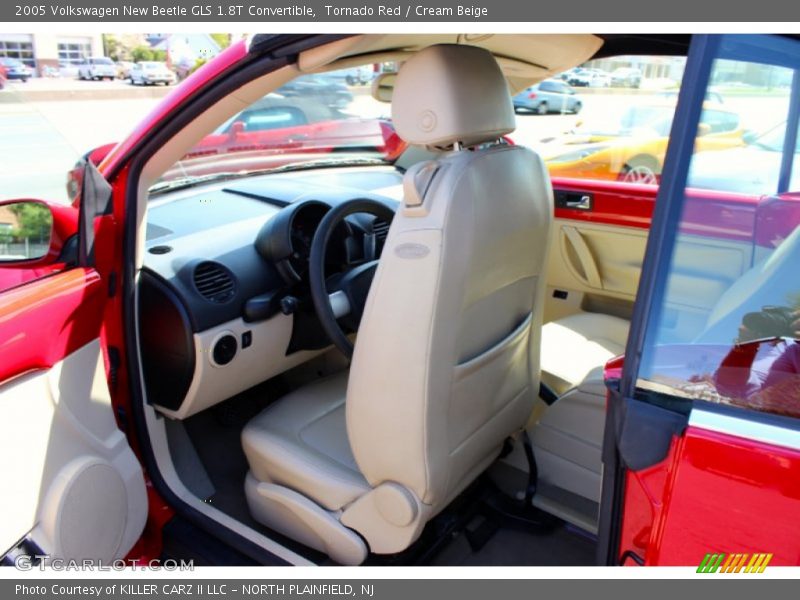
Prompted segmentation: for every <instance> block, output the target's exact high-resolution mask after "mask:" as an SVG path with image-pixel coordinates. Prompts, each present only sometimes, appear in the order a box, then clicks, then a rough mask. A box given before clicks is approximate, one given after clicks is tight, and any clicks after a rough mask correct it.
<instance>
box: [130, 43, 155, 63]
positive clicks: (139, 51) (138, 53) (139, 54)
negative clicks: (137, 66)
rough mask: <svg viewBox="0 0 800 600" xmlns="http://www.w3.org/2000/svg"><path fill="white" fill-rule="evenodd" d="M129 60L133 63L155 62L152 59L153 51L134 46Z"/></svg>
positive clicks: (145, 47) (144, 47)
mask: <svg viewBox="0 0 800 600" xmlns="http://www.w3.org/2000/svg"><path fill="white" fill-rule="evenodd" d="M131 58H132V59H133V62H142V61H150V60H155V59H154V58H153V49H152V48H148V47H147V46H136V47H135V48H133V49H132V50H131Z"/></svg>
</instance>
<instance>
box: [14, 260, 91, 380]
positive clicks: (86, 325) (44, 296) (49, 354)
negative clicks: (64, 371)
mask: <svg viewBox="0 0 800 600" xmlns="http://www.w3.org/2000/svg"><path fill="white" fill-rule="evenodd" d="M106 295H107V294H106V291H105V289H104V287H103V285H102V282H101V279H100V276H99V275H98V274H97V272H96V271H94V270H92V269H79V268H76V269H69V270H68V271H64V272H63V273H57V274H54V275H51V276H49V277H45V278H43V279H39V280H37V281H31V282H30V283H29V284H28V285H25V286H21V287H18V288H16V289H13V290H8V291H6V292H4V293H3V294H2V295H0V380H2V381H6V380H8V379H11V378H13V377H16V376H17V375H21V374H23V373H27V372H28V371H33V370H35V369H49V368H50V367H52V366H53V365H54V364H56V363H57V362H59V361H60V360H63V359H64V358H65V357H66V356H68V355H69V354H71V353H72V352H74V351H75V350H77V349H78V348H80V347H82V346H84V345H86V344H88V343H89V342H90V341H92V340H93V339H96V338H97V334H98V331H99V330H100V324H101V322H102V319H103V310H102V309H103V303H104V302H105V297H106Z"/></svg>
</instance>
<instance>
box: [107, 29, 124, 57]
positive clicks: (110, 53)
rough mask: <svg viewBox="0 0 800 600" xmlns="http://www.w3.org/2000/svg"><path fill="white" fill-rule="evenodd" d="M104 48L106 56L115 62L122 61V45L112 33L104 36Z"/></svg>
mask: <svg viewBox="0 0 800 600" xmlns="http://www.w3.org/2000/svg"><path fill="white" fill-rule="evenodd" d="M103 48H104V49H105V53H106V56H107V57H108V58H110V59H111V60H113V61H115V62H116V61H118V60H121V59H122V56H121V54H122V50H123V48H122V43H121V42H120V41H119V40H118V39H117V38H116V36H114V35H113V34H110V33H104V34H103Z"/></svg>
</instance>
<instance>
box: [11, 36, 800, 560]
mask: <svg viewBox="0 0 800 600" xmlns="http://www.w3.org/2000/svg"><path fill="white" fill-rule="evenodd" d="M534 38H536V39H535V40H534ZM451 39H452V36H446V35H442V36H440V37H439V38H437V36H430V35H425V36H420V37H419V38H418V44H416V45H415V41H414V40H415V38H414V37H413V36H411V37H409V36H408V35H402V36H400V35H398V36H395V35H376V36H371V35H363V36H350V37H345V38H342V39H339V38H337V39H336V40H335V41H331V40H330V38H328V37H326V36H322V35H294V34H292V35H258V36H255V37H253V38H252V39H250V40H248V42H247V43H245V42H240V43H238V44H234V45H233V46H231V47H230V48H228V49H227V50H226V51H225V52H223V53H222V54H220V55H219V56H218V57H217V58H215V59H214V60H212V61H210V62H209V63H208V64H206V65H205V66H204V67H203V68H201V69H199V70H198V71H197V72H195V73H194V74H192V75H191V76H190V77H188V78H187V79H186V81H185V82H183V83H182V84H181V85H180V86H178V87H176V88H175V89H174V90H173V91H172V92H171V94H170V95H169V96H167V97H166V98H165V99H164V100H163V102H162V103H161V104H160V105H159V106H158V107H157V109H156V110H155V111H154V112H153V113H152V114H151V115H150V116H149V117H148V118H147V119H145V120H144V121H143V122H142V123H141V124H140V125H139V126H138V127H137V128H136V129H135V130H134V132H133V133H132V134H131V135H130V137H128V138H127V139H126V140H123V141H122V142H121V143H119V144H117V145H116V146H114V147H113V148H102V149H98V150H97V151H96V152H97V153H96V154H95V155H94V157H93V158H92V157H89V160H87V161H86V162H85V165H84V167H83V169H82V171H81V172H80V175H79V177H80V185H79V188H80V193H79V194H78V195H77V197H76V199H75V201H74V203H73V206H71V207H66V208H64V207H60V208H59V207H55V206H54V205H50V206H52V211H53V212H52V223H53V225H52V232H51V237H50V245H49V246H48V247H47V252H46V253H45V254H44V255H43V256H41V257H40V258H35V259H28V258H24V257H23V258H20V257H19V256H17V254H16V253H17V252H18V250H16V249H15V248H17V246H19V245H20V244H23V242H22V241H20V240H23V238H24V239H26V240H27V238H26V237H25V236H26V235H27V234H26V233H25V232H26V231H28V230H34V229H36V228H37V227H38V229H36V230H37V231H39V230H41V222H42V221H41V219H39V217H40V216H41V215H40V214H39V215H38V216H37V214H34V213H37V211H36V210H34V211H32V210H31V209H30V204H31V203H35V202H39V201H28V200H17V201H11V202H7V203H0V208H2V207H3V206H9V207H10V206H12V204H13V205H14V206H15V208H14V210H13V211H12V210H9V216H7V221H8V222H7V225H8V227H7V228H6V229H7V230H8V233H7V236H6V237H7V238H8V240H10V241H3V240H4V238H0V260H3V256H4V255H5V256H6V258H5V260H3V262H2V265H1V266H0V274H2V275H1V277H3V279H0V281H2V282H5V284H4V285H7V286H8V289H5V290H2V291H0V407H2V409H3V410H4V411H5V412H4V413H3V417H4V418H3V419H0V449H2V450H3V451H4V453H5V454H6V455H7V456H11V455H13V456H14V457H15V460H13V461H12V460H9V461H6V462H5V463H4V465H3V467H2V469H3V470H2V475H3V481H4V482H6V485H7V489H6V490H5V491H6V493H4V494H2V495H0V512H1V513H2V514H3V515H4V518H3V520H2V522H1V523H0V534H1V535H2V538H0V541H2V542H4V543H5V548H4V549H7V550H8V552H7V553H6V557H5V559H4V560H5V562H9V563H13V562H14V561H15V560H16V559H15V558H14V557H17V556H30V555H34V554H39V555H41V554H45V555H49V556H51V557H59V558H67V559H76V560H77V559H85V558H91V559H95V560H102V561H110V560H115V559H123V558H124V559H127V560H131V561H133V562H134V563H140V562H142V561H149V560H151V559H154V558H158V557H161V558H164V557H169V558H176V559H192V560H195V564H199V563H205V564H217V565H219V564H268V565H273V564H350V565H355V564H378V565H393V564H438V565H454V564H484V565H485V564H492V565H499V564H513V565H519V564H548V565H550V564H557V565H584V564H600V565H681V566H692V567H695V568H698V567H699V566H701V565H702V568H703V569H714V570H723V571H727V570H735V569H739V570H748V571H749V570H758V569H761V568H762V567H763V568H766V567H767V566H768V565H797V564H800V478H798V477H797V475H798V472H800V434H798V418H800V344H799V343H798V339H800V285H799V284H798V281H797V276H796V265H797V259H798V253H799V252H800V193H798V190H797V188H796V186H794V187H793V181H794V180H793V179H792V167H793V163H794V160H793V157H794V150H795V147H796V143H797V132H798V120H799V119H800V111H798V110H796V108H797V106H798V105H800V98H799V97H797V90H796V89H795V88H796V86H793V87H792V88H790V89H787V90H786V94H785V95H784V96H780V94H778V93H772V92H771V93H770V94H769V97H768V98H765V99H763V100H759V102H762V101H763V102H764V103H769V114H770V116H773V117H774V118H775V119H776V120H779V122H782V123H785V132H784V145H783V147H784V154H785V156H784V159H783V160H782V163H781V164H782V167H781V170H780V173H778V174H777V175H776V177H775V180H774V181H772V180H769V181H767V180H762V184H763V185H762V187H761V190H762V192H761V193H758V194H754V193H752V191H748V193H738V192H736V191H731V190H726V191H717V190H714V189H703V190H701V189H692V188H691V187H690V186H689V185H687V180H688V174H689V172H690V164H691V163H692V160H693V156H696V155H697V154H699V153H700V152H704V151H706V150H704V149H703V148H702V147H701V145H697V144H696V143H695V142H696V138H697V136H698V135H703V133H704V131H703V128H701V127H700V126H699V123H701V122H703V121H702V120H701V118H702V115H701V113H702V110H703V102H704V98H705V95H706V93H707V88H708V86H709V83H710V81H713V80H714V79H715V77H716V73H715V71H714V70H715V69H717V68H722V67H719V65H720V64H722V65H723V66H724V68H725V69H727V71H726V73H732V72H737V73H739V72H741V73H750V74H752V73H756V74H758V69H773V70H774V72H773V71H770V73H769V76H770V77H769V80H770V81H779V80H786V81H792V80H793V77H794V76H795V75H796V74H797V72H798V70H800V41H798V40H796V39H793V38H791V37H784V36H727V35H726V36H694V37H693V38H689V37H688V36H680V35H679V36H663V35H642V36H628V35H620V36H617V35H603V36H594V35H588V34H585V35H558V34H557V35H547V36H536V35H517V34H508V35H505V34H504V35H496V36H480V37H476V38H474V39H470V40H468V41H467V42H465V43H462V44H458V45H455V44H451V43H449V42H450V40H451ZM534 41H535V43H533V42H534ZM399 49H402V50H399ZM655 50H658V51H663V52H664V53H670V52H683V53H685V54H687V55H688V58H687V63H686V68H685V73H686V74H685V76H684V83H683V86H682V88H681V91H680V99H679V101H678V103H677V106H678V108H677V109H676V113H675V116H674V119H673V121H672V134H671V136H670V142H669V147H668V150H667V155H666V159H665V163H664V167H663V170H662V173H661V178H660V181H661V185H660V187H656V186H653V185H642V184H633V183H626V182H622V181H592V180H585V179H584V180H581V179H567V178H553V179H552V180H551V179H550V178H549V176H548V173H547V171H546V168H545V166H544V163H543V162H542V160H541V159H540V158H539V157H538V156H537V155H536V154H535V153H534V152H532V151H531V150H530V149H528V148H526V147H524V146H522V145H509V144H507V143H505V142H504V141H503V136H506V135H508V134H509V133H511V131H512V130H513V129H514V127H515V125H516V122H515V117H514V112H513V106H512V102H511V95H510V94H509V88H510V91H511V92H512V93H515V92H516V91H519V90H522V89H525V88H527V87H529V86H530V85H531V84H533V83H535V81H537V80H538V79H541V78H543V77H547V76H551V75H553V74H556V73H559V72H562V71H564V70H566V69H568V68H572V67H575V66H576V65H580V64H583V63H584V62H586V61H587V60H589V59H591V58H593V57H594V58H608V57H613V56H631V55H637V54H641V53H643V52H645V51H649V52H653V51H655ZM496 56H497V57H502V61H497V60H495V57H496ZM356 57H357V58H358V59H360V60H361V61H362V62H364V64H371V63H373V62H387V61H396V62H398V63H402V66H401V68H400V71H399V74H387V75H385V76H380V77H379V78H377V79H376V81H375V82H374V83H373V93H374V98H371V97H368V96H367V95H366V94H364V95H356V96H354V99H353V102H352V103H351V104H350V105H349V106H348V107H346V110H347V112H343V113H342V114H331V115H330V118H326V119H323V120H321V121H317V122H312V123H299V124H297V123H293V122H292V119H294V118H296V117H297V115H298V114H299V112H296V111H302V105H303V102H304V100H303V99H293V102H294V104H288V105H281V106H282V108H280V109H277V110H271V109H272V108H274V106H270V107H268V108H270V110H268V111H266V114H265V111H257V112H260V113H261V114H260V115H258V116H257V118H256V119H255V122H258V121H260V122H261V123H263V124H265V128H264V129H263V130H256V129H254V128H253V127H254V126H253V127H251V125H250V123H249V122H248V123H247V124H246V125H238V124H237V123H242V122H243V120H242V119H241V118H240V117H241V116H242V115H247V111H248V110H250V109H258V108H259V106H260V105H259V102H264V100H263V99H264V98H269V96H268V94H269V93H270V92H273V91H274V90H276V89H278V88H279V87H280V86H282V85H283V84H284V83H286V81H288V80H290V79H292V78H293V77H296V76H297V75H298V73H300V72H305V71H308V70H310V71H320V72H322V71H328V70H332V69H336V68H340V67H341V68H345V67H346V68H352V67H353V64H354V61H355V60H356ZM717 59H721V60H717ZM736 62H738V63H742V64H740V65H735V68H734V67H733V66H731V65H732V63H736ZM501 65H502V66H501ZM528 66H530V67H529V68H528ZM543 67H544V68H545V71H546V72H544V73H543V71H542V69H543ZM503 68H506V69H507V70H508V71H507V72H504V71H503ZM779 76H780V77H779ZM776 96H780V97H779V98H778V100H777V101H776ZM378 100H381V101H384V102H385V101H387V100H389V101H391V105H392V106H391V113H392V117H391V121H389V120H388V118H386V117H385V115H383V114H382V110H383V109H382V108H381V107H380V105H379V104H377V102H378ZM270 102H271V101H270ZM726 103H727V100H726ZM763 106H767V104H763V105H762V104H758V108H759V109H761V108H762V107H763ZM260 108H264V106H260ZM276 123H277V124H279V125H280V126H277V127H273V125H275V124H276ZM400 139H402V140H404V141H403V142H400V141H399V140H400ZM101 157H102V158H101ZM95 160H99V164H95ZM698 162H699V161H698ZM692 173H693V174H692V177H695V176H699V174H697V173H695V172H692ZM37 206H41V204H37ZM25 207H28V208H27V209H26V208H25ZM39 212H40V211H39ZM0 217H2V213H0ZM2 223H3V221H2V218H0V224H2ZM37 223H38V225H37ZM0 232H2V230H0ZM4 243H5V244H6V246H3V244H4ZM25 243H26V244H28V245H27V246H24V247H25V248H30V247H31V246H30V242H29V241H26V242H25ZM12 245H15V246H13V248H12ZM12 272H13V273H14V274H15V275H14V277H15V278H16V279H15V278H14V277H11V278H9V277H10V276H9V275H8V273H12ZM9 282H10V283H9ZM356 333H357V334H358V335H357V337H356V336H355V334H356ZM623 355H624V358H623ZM20 448H24V449H25V452H19V449H20ZM98 490H101V491H100V492H98ZM67 523H68V524H69V526H67V525H66V524H67ZM712 556H713V558H711V557H712ZM710 562H711V563H713V566H709V563H710Z"/></svg>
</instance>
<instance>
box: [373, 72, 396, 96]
mask: <svg viewBox="0 0 800 600" xmlns="http://www.w3.org/2000/svg"><path fill="white" fill-rule="evenodd" d="M396 81H397V73H381V74H380V75H378V76H377V77H376V78H375V79H373V80H372V97H373V98H375V100H377V101H378V102H391V101H392V94H393V93H394V84H395V82H396Z"/></svg>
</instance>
